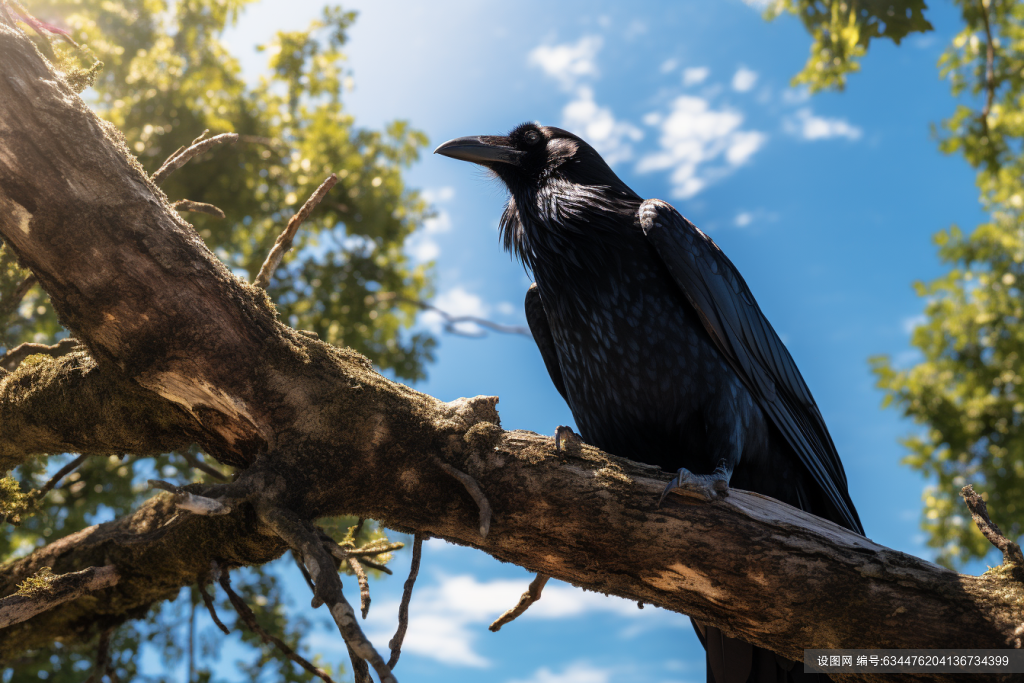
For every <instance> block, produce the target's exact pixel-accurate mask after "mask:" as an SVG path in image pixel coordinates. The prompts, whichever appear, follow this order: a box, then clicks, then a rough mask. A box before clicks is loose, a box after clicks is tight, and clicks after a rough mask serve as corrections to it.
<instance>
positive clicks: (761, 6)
mask: <svg viewBox="0 0 1024 683" xmlns="http://www.w3.org/2000/svg"><path fill="white" fill-rule="evenodd" d="M743 2H744V3H746V4H747V5H749V6H750V7H753V8H754V9H756V10H758V11H761V12H763V11H764V10H766V9H767V8H768V5H770V4H771V3H772V0H743Z"/></svg>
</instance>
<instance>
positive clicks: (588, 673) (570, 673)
mask: <svg viewBox="0 0 1024 683" xmlns="http://www.w3.org/2000/svg"><path fill="white" fill-rule="evenodd" d="M611 675H612V672H611V671H610V670H608V669H598V668H595V667H593V666H591V665H590V664H587V663H586V662H576V663H575V664H570V665H569V666H567V667H565V668H564V669H562V672H561V673H555V672H554V671H552V670H551V669H549V668H547V667H546V666H544V667H541V668H540V669H537V671H536V672H534V674H533V675H532V676H530V677H529V678H523V679H516V680H514V681H509V682H508V683H608V681H609V679H610V678H611Z"/></svg>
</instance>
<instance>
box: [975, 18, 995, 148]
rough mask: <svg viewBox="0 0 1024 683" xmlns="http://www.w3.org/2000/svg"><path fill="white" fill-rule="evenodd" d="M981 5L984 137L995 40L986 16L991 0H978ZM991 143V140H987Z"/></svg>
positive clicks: (992, 88) (992, 94) (992, 82)
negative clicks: (983, 66) (982, 22)
mask: <svg viewBox="0 0 1024 683" xmlns="http://www.w3.org/2000/svg"><path fill="white" fill-rule="evenodd" d="M978 4H979V5H981V18H982V20H983V21H984V22H985V108H984V109H982V110H981V117H980V118H981V127H982V130H983V131H984V133H985V137H986V138H988V136H989V129H988V115H989V114H990V113H991V112H992V100H994V99H995V96H996V77H995V66H994V64H995V52H996V48H995V41H993V40H992V25H991V23H990V22H989V18H988V8H989V5H990V4H991V0H978ZM989 143H991V140H989Z"/></svg>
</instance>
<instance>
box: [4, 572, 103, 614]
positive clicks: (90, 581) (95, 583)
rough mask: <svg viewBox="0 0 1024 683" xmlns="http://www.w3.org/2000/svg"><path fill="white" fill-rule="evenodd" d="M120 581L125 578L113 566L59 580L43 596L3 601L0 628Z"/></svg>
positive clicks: (53, 581)
mask: <svg viewBox="0 0 1024 683" xmlns="http://www.w3.org/2000/svg"><path fill="white" fill-rule="evenodd" d="M120 579H121V575H120V574H119V573H118V571H117V567H115V566H113V565H107V566H105V567H90V568H89V569H83V570H82V571H80V572H72V573H70V574H61V575H60V576H56V577H54V578H53V579H52V581H51V582H50V583H49V585H47V586H46V587H45V589H43V590H41V591H40V592H39V594H30V595H18V594H15V595H11V596H8V597H6V598H4V599H2V600H0V628H7V627H8V626H10V625H12V624H17V623H20V622H22V621H25V620H26V619H31V618H32V617H34V616H35V615H37V614H41V613H43V612H46V611H47V610H50V609H53V608H54V607H56V606H58V605H62V604H64V603H66V602H70V601H71V600H75V599H77V598H78V597H79V596H81V595H84V594H85V593H89V592H91V591H97V590H100V589H102V588H109V587H110V586H113V585H115V584H116V583H117V582H118V581H119V580H120Z"/></svg>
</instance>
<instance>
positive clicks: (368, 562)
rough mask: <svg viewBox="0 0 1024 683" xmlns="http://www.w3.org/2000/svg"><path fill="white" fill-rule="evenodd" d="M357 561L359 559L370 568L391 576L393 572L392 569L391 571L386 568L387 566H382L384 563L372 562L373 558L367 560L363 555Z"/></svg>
mask: <svg viewBox="0 0 1024 683" xmlns="http://www.w3.org/2000/svg"><path fill="white" fill-rule="evenodd" d="M359 561H360V562H361V563H362V564H364V565H366V566H367V567H369V568H370V569H376V570H377V571H379V572H384V573H385V574H387V575H388V576H391V575H392V574H394V572H393V571H391V570H390V569H388V568H387V567H386V566H384V565H382V564H380V563H379V562H374V561H373V560H368V559H366V558H365V557H364V558H362V559H361V560H359Z"/></svg>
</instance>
